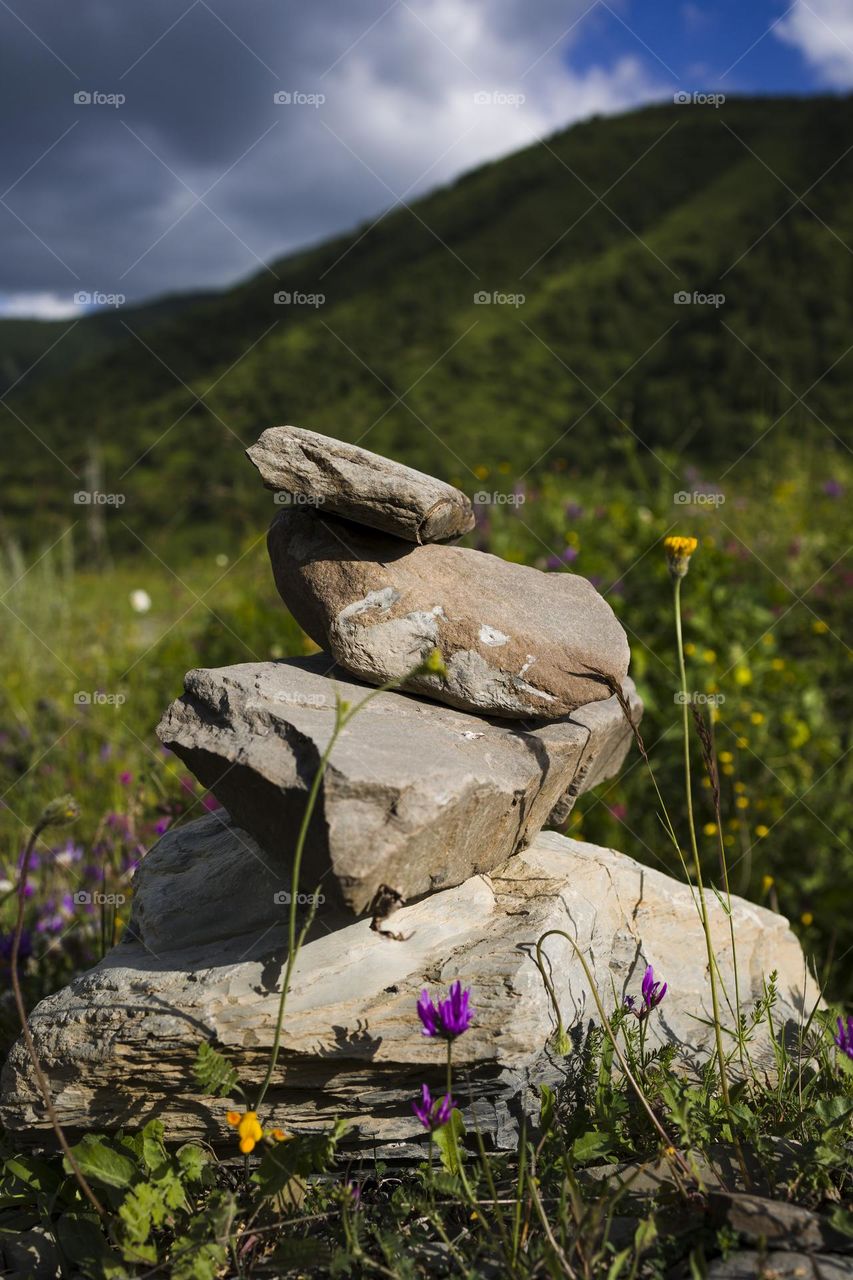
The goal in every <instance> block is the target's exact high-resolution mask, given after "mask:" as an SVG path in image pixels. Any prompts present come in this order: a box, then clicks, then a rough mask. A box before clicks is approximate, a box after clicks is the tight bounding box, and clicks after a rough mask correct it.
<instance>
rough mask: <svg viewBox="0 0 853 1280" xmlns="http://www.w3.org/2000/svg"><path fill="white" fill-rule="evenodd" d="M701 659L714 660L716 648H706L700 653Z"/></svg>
mask: <svg viewBox="0 0 853 1280" xmlns="http://www.w3.org/2000/svg"><path fill="white" fill-rule="evenodd" d="M702 661H703V662H716V661H717V651H716V649H706V650H705V651H704V653H703V654H702Z"/></svg>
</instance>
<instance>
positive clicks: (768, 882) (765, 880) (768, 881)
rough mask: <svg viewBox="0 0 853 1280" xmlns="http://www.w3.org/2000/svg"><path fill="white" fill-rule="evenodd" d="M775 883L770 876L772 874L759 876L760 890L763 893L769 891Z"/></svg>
mask: <svg viewBox="0 0 853 1280" xmlns="http://www.w3.org/2000/svg"><path fill="white" fill-rule="evenodd" d="M775 883H776V881H775V880H774V879H773V877H772V876H762V877H761V889H762V892H763V893H769V892H770V890H771V889H772V888H773V886H774V884H775Z"/></svg>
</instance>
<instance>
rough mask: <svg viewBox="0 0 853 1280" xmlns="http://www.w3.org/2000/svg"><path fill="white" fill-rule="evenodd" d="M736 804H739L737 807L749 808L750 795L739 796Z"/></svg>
mask: <svg viewBox="0 0 853 1280" xmlns="http://www.w3.org/2000/svg"><path fill="white" fill-rule="evenodd" d="M735 805H736V806H737V808H738V809H748V808H749V797H748V796H738V798H737V800H735Z"/></svg>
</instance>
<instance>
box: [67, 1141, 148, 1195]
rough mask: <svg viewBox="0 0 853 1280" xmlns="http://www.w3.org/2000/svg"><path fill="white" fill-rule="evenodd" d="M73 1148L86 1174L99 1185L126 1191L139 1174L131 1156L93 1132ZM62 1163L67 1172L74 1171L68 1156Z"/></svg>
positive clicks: (75, 1156)
mask: <svg viewBox="0 0 853 1280" xmlns="http://www.w3.org/2000/svg"><path fill="white" fill-rule="evenodd" d="M71 1150H72V1152H73V1154H74V1158H75V1159H76V1161H77V1163H78V1164H79V1166H80V1168H81V1170H82V1171H83V1174H84V1176H85V1177H86V1178H87V1179H88V1180H89V1181H90V1182H95V1183H97V1184H98V1185H99V1186H103V1187H115V1188H116V1189H117V1190H118V1191H124V1190H125V1189H126V1188H127V1187H129V1186H130V1185H131V1183H132V1182H134V1181H135V1179H136V1178H137V1177H138V1176H139V1169H138V1168H137V1166H136V1165H135V1164H134V1162H133V1161H132V1160H131V1158H130V1156H127V1155H124V1154H123V1153H122V1152H120V1151H117V1150H116V1148H115V1147H114V1146H110V1145H109V1143H108V1141H107V1140H106V1139H104V1138H98V1137H96V1136H95V1134H93V1133H87V1134H86V1136H85V1137H84V1138H83V1139H82V1140H81V1141H80V1142H78V1143H77V1146H76V1147H72V1148H71ZM62 1163H63V1167H64V1169H65V1171H66V1173H72V1172H73V1170H72V1168H71V1166H70V1164H69V1163H68V1159H67V1157H66V1158H65V1159H64V1160H63V1162H62Z"/></svg>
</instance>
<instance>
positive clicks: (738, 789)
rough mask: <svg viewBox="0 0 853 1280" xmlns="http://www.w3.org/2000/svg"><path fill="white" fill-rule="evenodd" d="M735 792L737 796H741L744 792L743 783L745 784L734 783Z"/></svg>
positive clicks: (744, 786)
mask: <svg viewBox="0 0 853 1280" xmlns="http://www.w3.org/2000/svg"><path fill="white" fill-rule="evenodd" d="M735 791H736V792H737V793H738V795H741V794H742V793H743V792H744V791H746V783H745V782H736V783H735Z"/></svg>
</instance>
